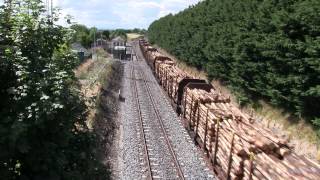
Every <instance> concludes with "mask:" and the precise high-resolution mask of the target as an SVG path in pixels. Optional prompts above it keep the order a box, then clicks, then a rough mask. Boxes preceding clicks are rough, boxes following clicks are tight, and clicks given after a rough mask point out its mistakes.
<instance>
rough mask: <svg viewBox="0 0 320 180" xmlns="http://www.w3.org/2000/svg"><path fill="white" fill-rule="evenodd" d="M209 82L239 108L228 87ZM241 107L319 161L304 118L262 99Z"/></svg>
mask: <svg viewBox="0 0 320 180" xmlns="http://www.w3.org/2000/svg"><path fill="white" fill-rule="evenodd" d="M156 47H157V48H158V49H160V51H161V52H162V53H164V54H165V55H167V56H168V57H170V58H171V59H174V60H175V61H176V62H177V65H178V66H179V67H180V68H181V69H182V70H184V71H185V72H188V73H189V74H192V75H193V76H195V77H198V78H202V79H206V80H207V81H208V79H207V74H206V73H205V72H204V71H199V70H197V69H196V68H194V67H191V66H188V65H187V64H186V63H184V62H183V61H180V60H178V59H177V58H176V57H174V56H172V55H171V54H169V53H167V52H166V51H165V50H163V49H161V48H160V47H159V46H156ZM211 84H212V85H213V86H214V87H216V88H217V89H219V90H220V91H221V92H222V93H223V94H224V95H226V96H230V97H231V99H232V103H233V104H235V105H237V106H238V107H239V108H240V106H239V103H238V101H237V97H236V96H235V95H234V93H233V92H231V90H230V88H228V87H227V86H225V85H224V84H223V83H221V82H219V81H217V80H213V81H211ZM241 109H242V110H243V111H244V112H248V113H253V115H254V116H255V117H256V119H258V120H260V121H261V123H262V124H263V125H265V126H266V127H269V128H270V129H272V131H273V132H275V133H276V134H277V135H278V136H288V137H289V138H290V143H291V145H292V146H293V147H294V151H295V152H296V153H297V154H300V155H304V156H306V157H308V158H311V159H313V160H317V161H320V138H319V137H318V136H317V132H316V130H314V128H313V126H312V125H310V124H309V123H307V122H306V121H305V120H304V119H302V118H301V119H294V118H292V117H293V115H292V114H290V113H288V112H286V111H285V110H284V109H281V108H277V107H273V106H272V105H270V104H268V103H267V102H265V101H263V100H259V101H256V102H253V103H252V104H249V105H246V106H244V107H241Z"/></svg>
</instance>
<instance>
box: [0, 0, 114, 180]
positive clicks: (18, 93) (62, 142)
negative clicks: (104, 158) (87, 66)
mask: <svg viewBox="0 0 320 180" xmlns="http://www.w3.org/2000/svg"><path fill="white" fill-rule="evenodd" d="M43 5H44V3H43V2H42V1H41V0H5V1H4V5H3V6H0V84H1V88H0V99H1V101H0V179H8V180H10V179H23V180H40V179H61V180H62V179H106V178H107V177H106V174H107V173H108V172H107V171H106V168H105V167H104V165H102V163H100V162H99V161H98V160H97V158H96V155H95V153H94V151H95V149H96V148H95V147H96V143H95V135H94V134H92V133H91V132H90V131H89V130H88V128H87V126H86V124H85V119H86V109H87V107H86V105H85V103H84V100H83V98H82V96H81V95H80V93H79V91H78V90H77V83H76V82H77V81H76V79H75V77H74V73H73V69H74V68H75V67H76V66H77V65H78V64H79V60H78V59H77V58H76V56H75V55H74V54H72V52H71V50H70V48H69V44H70V42H71V39H70V37H72V36H73V35H72V33H73V31H72V30H71V29H69V28H64V27H62V26H59V25H56V22H57V21H58V14H59V13H58V12H56V11H54V12H53V13H52V15H53V16H51V14H50V15H48V14H49V13H48V12H47V11H46V8H45V7H44V6H43Z"/></svg>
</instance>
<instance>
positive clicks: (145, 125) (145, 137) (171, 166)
mask: <svg viewBox="0 0 320 180" xmlns="http://www.w3.org/2000/svg"><path fill="white" fill-rule="evenodd" d="M130 74H131V77H132V79H133V83H132V86H133V87H132V90H133V94H134V95H133V96H134V101H135V104H136V107H137V110H138V115H139V126H140V129H141V139H142V144H143V145H142V146H143V148H142V149H143V151H144V153H143V159H144V160H145V163H144V164H145V165H146V168H147V172H146V175H145V177H146V179H164V178H165V179H167V178H173V179H181V180H184V179H185V177H184V174H183V171H182V169H181V167H180V164H179V162H178V158H177V156H176V154H175V152H174V148H173V147H172V145H171V142H170V139H169V135H168V134H167V132H166V129H165V126H164V124H163V122H162V119H161V116H160V113H159V111H158V109H157V108H156V105H155V100H154V99H153V96H152V93H151V90H150V87H149V85H148V82H147V81H146V78H145V77H144V76H145V75H144V73H143V72H142V71H139V70H135V67H134V65H132V67H131V73H130ZM137 82H138V83H141V84H140V86H138V85H137ZM138 87H143V88H141V89H139V88H138ZM142 98H143V99H142ZM146 99H147V101H148V102H149V104H148V103H146ZM147 106H149V107H147ZM150 110H151V112H152V113H153V115H154V117H155V118H154V122H152V123H151V122H148V121H147V119H148V118H145V117H146V116H147V114H145V113H146V112H150ZM151 119H152V118H151ZM149 120H150V119H149ZM150 131H154V133H151V132H150ZM159 132H160V133H161V136H160V137H163V138H161V139H162V141H163V142H164V145H165V146H163V147H165V148H166V150H165V151H162V152H160V151H158V152H155V153H157V154H158V155H160V156H155V154H153V153H154V152H152V151H151V150H153V148H154V145H152V141H154V140H155V139H157V138H156V137H151V136H154V135H158V136H159V134H158V133H159ZM156 143H159V142H156ZM160 144H161V143H160ZM161 153H162V155H161ZM163 155H164V156H166V157H167V158H166V159H161V157H162V158H163ZM164 160H166V161H164ZM168 160H169V161H168ZM160 165H166V166H167V167H165V168H166V170H167V171H171V172H163V173H162V175H163V174H166V175H169V176H171V177H162V176H160V175H159V174H161V173H159V172H161V170H160V169H163V168H164V167H160ZM172 171H174V172H172ZM174 174H176V175H175V176H172V175H174Z"/></svg>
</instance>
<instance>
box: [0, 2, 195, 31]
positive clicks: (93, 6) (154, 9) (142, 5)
mask: <svg viewBox="0 0 320 180" xmlns="http://www.w3.org/2000/svg"><path fill="white" fill-rule="evenodd" d="M199 1H201V0H53V4H54V6H56V7H60V8H61V9H62V11H61V16H63V17H64V16H66V15H71V16H73V18H74V19H73V22H77V23H80V24H85V25H87V26H89V27H93V26H95V27H98V28H101V29H115V28H125V29H131V28H145V29H146V28H148V27H149V25H150V24H151V23H152V22H153V21H154V20H156V19H159V18H160V17H163V16H165V15H167V14H169V13H172V14H175V13H177V12H179V11H181V10H183V9H185V8H187V7H189V6H190V5H194V4H196V3H198V2H199ZM43 2H46V0H43ZM2 3H3V0H0V4H2ZM60 24H64V21H61V22H60Z"/></svg>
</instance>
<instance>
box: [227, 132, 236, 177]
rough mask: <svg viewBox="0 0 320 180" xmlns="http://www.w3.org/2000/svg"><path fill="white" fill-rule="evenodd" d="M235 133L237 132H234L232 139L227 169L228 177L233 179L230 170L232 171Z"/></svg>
mask: <svg viewBox="0 0 320 180" xmlns="http://www.w3.org/2000/svg"><path fill="white" fill-rule="evenodd" d="M234 135H235V133H232V139H231V147H230V152H229V158H228V159H229V162H228V170H227V179H228V180H229V179H231V176H230V172H231V163H232V152H233V145H234Z"/></svg>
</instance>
